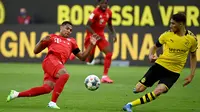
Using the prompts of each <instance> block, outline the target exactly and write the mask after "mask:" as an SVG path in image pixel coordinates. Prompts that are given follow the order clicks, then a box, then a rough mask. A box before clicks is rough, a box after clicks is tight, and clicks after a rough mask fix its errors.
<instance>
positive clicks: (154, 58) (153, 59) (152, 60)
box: [149, 55, 158, 63]
mask: <svg viewBox="0 0 200 112" xmlns="http://www.w3.org/2000/svg"><path fill="white" fill-rule="evenodd" d="M157 58H158V57H157V56H156V55H149V61H150V62H151V63H154V62H155V61H156V60H157Z"/></svg>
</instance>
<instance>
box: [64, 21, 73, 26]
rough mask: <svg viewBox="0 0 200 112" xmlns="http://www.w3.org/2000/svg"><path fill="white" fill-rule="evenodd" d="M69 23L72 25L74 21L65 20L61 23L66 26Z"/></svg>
mask: <svg viewBox="0 0 200 112" xmlns="http://www.w3.org/2000/svg"><path fill="white" fill-rule="evenodd" d="M67 24H69V25H71V26H72V23H71V22H69V21H64V22H63V23H62V24H61V26H64V25H67Z"/></svg>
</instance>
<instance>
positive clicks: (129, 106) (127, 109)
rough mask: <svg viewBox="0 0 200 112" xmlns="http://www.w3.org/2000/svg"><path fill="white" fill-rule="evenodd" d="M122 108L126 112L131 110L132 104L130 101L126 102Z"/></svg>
mask: <svg viewBox="0 0 200 112" xmlns="http://www.w3.org/2000/svg"><path fill="white" fill-rule="evenodd" d="M123 110H124V111H126V112H133V111H132V105H131V104H130V103H127V104H126V105H125V106H124V107H123Z"/></svg>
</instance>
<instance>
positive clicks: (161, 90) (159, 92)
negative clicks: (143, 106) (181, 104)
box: [154, 88, 167, 96]
mask: <svg viewBox="0 0 200 112" xmlns="http://www.w3.org/2000/svg"><path fill="white" fill-rule="evenodd" d="M166 91H167V89H166V88H158V89H155V90H154V94H155V95H156V96H159V95H161V94H163V93H165V92H166Z"/></svg>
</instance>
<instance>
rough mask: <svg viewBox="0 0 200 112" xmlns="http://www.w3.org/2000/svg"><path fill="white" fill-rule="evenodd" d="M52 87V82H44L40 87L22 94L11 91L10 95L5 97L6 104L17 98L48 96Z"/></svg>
mask: <svg viewBox="0 0 200 112" xmlns="http://www.w3.org/2000/svg"><path fill="white" fill-rule="evenodd" d="M53 86H54V82H53V81H50V80H49V81H45V82H44V84H43V85H42V86H38V87H34V88H31V89H29V90H25V91H22V92H17V91H15V90H11V92H10V94H9V95H8V97H7V102H9V101H11V100H13V99H15V98H17V97H18V98H19V97H34V96H39V95H43V94H48V93H50V92H51V91H52V89H53Z"/></svg>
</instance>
